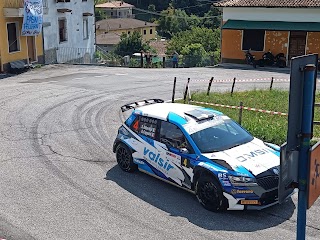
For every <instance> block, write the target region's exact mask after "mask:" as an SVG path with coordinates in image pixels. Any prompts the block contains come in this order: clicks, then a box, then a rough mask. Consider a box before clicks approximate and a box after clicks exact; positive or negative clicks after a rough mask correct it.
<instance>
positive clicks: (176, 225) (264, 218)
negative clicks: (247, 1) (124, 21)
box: [0, 65, 320, 240]
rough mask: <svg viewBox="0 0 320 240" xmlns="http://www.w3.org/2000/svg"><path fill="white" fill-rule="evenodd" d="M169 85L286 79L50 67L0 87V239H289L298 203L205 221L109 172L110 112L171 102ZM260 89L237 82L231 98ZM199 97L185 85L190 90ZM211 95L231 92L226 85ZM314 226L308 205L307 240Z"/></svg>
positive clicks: (178, 196)
mask: <svg viewBox="0 0 320 240" xmlns="http://www.w3.org/2000/svg"><path fill="white" fill-rule="evenodd" d="M174 77H177V79H178V83H177V95H176V97H181V96H182V92H183V86H184V84H185V82H186V80H187V78H188V77H190V78H191V80H192V81H193V80H208V79H210V78H211V77H215V79H220V80H224V79H232V78H233V77H237V79H251V78H268V79H270V78H271V77H275V78H284V79H288V77H289V76H288V74H287V73H285V72H281V71H280V72H272V71H269V72H268V71H259V70H251V69H250V70H233V69H221V68H202V69H200V68H199V69H198V68H192V69H123V68H102V67H93V66H91V67H90V66H89V67H84V66H72V67H68V66H58V65H57V66H49V67H45V68H42V69H36V70H33V71H32V72H28V73H25V74H22V75H19V76H15V77H11V78H6V79H2V80H0V114H1V115H0V116H1V118H0V238H6V239H8V240H9V239H13V240H20V239H21V240H31V239H50V240H52V239H68V240H69V239H77V240H79V239H261V240H266V239H286V240H287V239H295V235H296V233H295V232H296V213H297V212H296V209H297V195H294V196H293V197H292V200H289V201H288V202H287V203H286V204H283V205H281V206H279V205H278V206H275V207H272V208H269V209H266V210H263V211H241V212H239V211H235V212H225V213H212V212H209V211H207V210H205V209H203V208H202V207H201V206H200V204H198V202H197V200H196V198H195V196H194V195H192V194H191V193H188V192H185V191H183V190H180V189H178V188H175V187H173V186H171V185H168V184H166V183H163V182H161V181H159V180H157V179H154V178H152V177H149V176H147V175H145V174H143V173H139V172H137V173H133V174H129V173H124V172H122V171H121V170H120V169H119V168H118V167H117V165H116V159H115V155H114V154H113V152H112V143H113V140H114V138H115V136H116V132H117V129H118V127H119V126H120V124H121V117H120V113H119V107H120V106H121V105H122V104H125V103H128V102H130V101H136V100H141V99H144V98H151V97H157V98H163V99H165V100H169V99H171V92H172V83H173V78H174ZM269 84H270V81H269V80H268V81H264V80H257V81H255V80H252V81H249V82H239V83H236V87H235V90H237V91H239V90H245V89H258V88H268V87H269ZM288 86H289V83H288V82H285V81H284V82H283V81H275V83H274V87H276V88H282V89H288ZM206 87H207V82H201V81H199V82H192V83H191V89H192V90H199V89H206ZM212 89H213V90H215V91H230V89H231V82H221V83H214V84H213V87H212ZM257 101H258V100H257ZM252 107H254V106H252ZM319 216H320V201H317V202H316V203H315V205H314V206H313V207H312V208H311V209H310V210H309V211H308V218H307V239H319V238H320V218H319Z"/></svg>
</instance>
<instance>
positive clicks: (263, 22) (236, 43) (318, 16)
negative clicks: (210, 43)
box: [215, 0, 320, 63]
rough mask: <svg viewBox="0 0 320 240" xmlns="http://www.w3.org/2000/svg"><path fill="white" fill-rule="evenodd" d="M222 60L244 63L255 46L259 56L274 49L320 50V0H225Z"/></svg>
mask: <svg viewBox="0 0 320 240" xmlns="http://www.w3.org/2000/svg"><path fill="white" fill-rule="evenodd" d="M215 6H218V7H222V8H223V25H222V40H221V60H222V62H235V63H237V62H238V63H242V62H244V59H245V51H247V50H248V49H251V52H252V53H253V55H255V56H256V59H260V58H261V57H262V55H263V53H264V52H266V51H269V50H271V52H272V53H273V54H274V55H276V54H278V53H281V52H282V53H284V54H285V56H286V57H287V61H288V59H291V58H292V57H294V56H299V55H304V54H309V53H318V52H319V51H320V0H300V1H292V0H224V1H220V2H218V3H216V4H215Z"/></svg>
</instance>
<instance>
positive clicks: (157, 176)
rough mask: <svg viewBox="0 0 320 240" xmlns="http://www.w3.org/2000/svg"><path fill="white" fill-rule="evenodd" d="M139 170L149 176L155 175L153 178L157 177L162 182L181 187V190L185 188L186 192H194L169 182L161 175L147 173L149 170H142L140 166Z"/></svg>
mask: <svg viewBox="0 0 320 240" xmlns="http://www.w3.org/2000/svg"><path fill="white" fill-rule="evenodd" d="M139 171H140V172H143V173H146V174H148V175H149V176H152V177H155V178H157V179H159V180H161V181H163V182H166V183H169V184H171V185H173V186H175V187H178V188H181V189H183V190H185V191H187V192H190V193H193V194H195V191H192V190H190V189H187V188H184V187H180V186H178V185H176V184H174V183H172V182H170V181H168V180H165V179H163V178H161V177H158V176H157V175H154V174H151V173H149V172H147V171H145V170H143V169H141V168H139Z"/></svg>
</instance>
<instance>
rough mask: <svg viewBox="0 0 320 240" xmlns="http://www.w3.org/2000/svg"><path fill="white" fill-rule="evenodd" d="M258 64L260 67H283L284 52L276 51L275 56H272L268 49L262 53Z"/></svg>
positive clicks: (284, 63)
mask: <svg viewBox="0 0 320 240" xmlns="http://www.w3.org/2000/svg"><path fill="white" fill-rule="evenodd" d="M258 65H259V66H260V67H264V66H277V67H279V68H283V67H285V66H286V58H285V56H284V53H278V54H277V55H276V56H274V55H273V54H272V52H271V51H270V50H269V51H268V52H266V53H264V54H263V55H262V59H260V60H259V61H258Z"/></svg>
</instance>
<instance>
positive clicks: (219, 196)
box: [196, 174, 228, 212]
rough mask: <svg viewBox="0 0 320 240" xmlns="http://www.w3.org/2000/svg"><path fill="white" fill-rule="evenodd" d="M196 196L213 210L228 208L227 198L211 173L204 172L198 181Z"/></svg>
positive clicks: (208, 208)
mask: <svg viewBox="0 0 320 240" xmlns="http://www.w3.org/2000/svg"><path fill="white" fill-rule="evenodd" d="M196 196H197V198H198V201H199V202H200V203H201V205H202V206H203V207H204V208H205V209H207V210H209V211H213V212H219V211H224V210H226V209H227V208H228V203H227V199H226V198H225V197H224V196H223V193H222V189H221V186H220V184H219V183H218V182H217V180H216V179H215V178H214V177H213V176H212V175H209V174H202V175H201V176H200V177H199V179H198V180H197V182H196Z"/></svg>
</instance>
